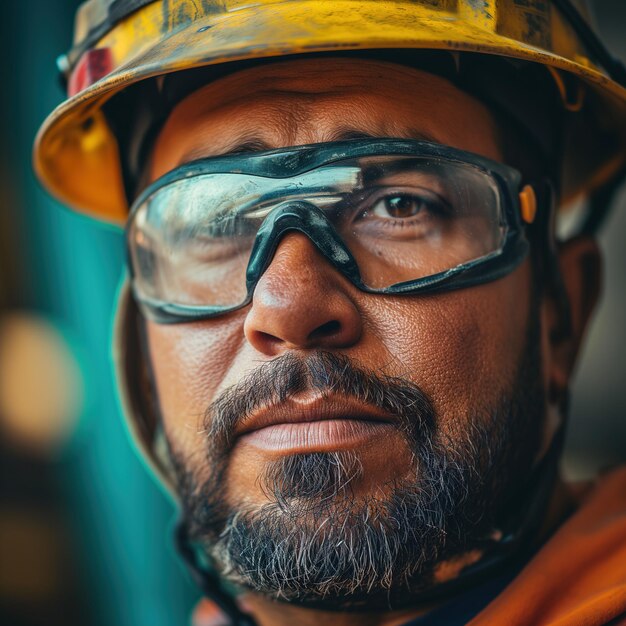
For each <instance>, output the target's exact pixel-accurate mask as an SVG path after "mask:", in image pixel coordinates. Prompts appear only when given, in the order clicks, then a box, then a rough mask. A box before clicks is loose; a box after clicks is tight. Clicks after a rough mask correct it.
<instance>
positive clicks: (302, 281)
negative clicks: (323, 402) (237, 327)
mask: <svg viewBox="0 0 626 626" xmlns="http://www.w3.org/2000/svg"><path fill="white" fill-rule="evenodd" d="M353 289H355V288H353V287H352V285H351V284H350V283H349V282H348V281H347V280H346V278H344V276H343V275H341V274H340V273H339V272H338V271H337V270H335V268H333V266H332V265H331V264H330V263H328V261H327V260H326V259H325V258H324V256H322V254H320V252H319V251H318V250H317V248H316V247H315V245H314V244H313V242H312V241H311V240H310V239H309V238H308V237H306V236H305V235H303V234H302V233H295V232H290V233H288V234H287V235H285V237H284V238H283V239H282V241H281V242H280V245H279V246H278V248H277V250H276V252H275V254H274V257H273V259H272V262H271V263H270V265H269V267H268V268H267V269H266V270H265V272H264V274H263V275H262V276H261V278H260V279H259V282H258V283H257V285H256V287H255V290H254V294H253V298H252V304H251V308H250V310H249V312H248V315H247V317H246V320H245V323H244V334H245V336H246V339H247V340H248V341H249V342H250V344H252V346H253V347H254V348H256V349H257V350H258V351H259V352H262V353H263V354H266V355H268V356H277V355H279V354H281V353H283V352H284V351H285V350H290V349H316V348H317V349H333V348H346V347H349V346H351V345H353V344H354V343H356V342H357V341H358V340H359V338H360V337H361V332H362V330H363V326H362V319H361V314H360V312H359V309H358V308H357V305H356V303H355V302H354V300H353V299H352V298H351V295H350V292H351V291H353Z"/></svg>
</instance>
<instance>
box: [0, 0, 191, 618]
mask: <svg viewBox="0 0 626 626" xmlns="http://www.w3.org/2000/svg"><path fill="white" fill-rule="evenodd" d="M78 4H79V3H78V2H77V1H76V0H54V1H50V0H31V1H29V2H19V1H11V2H3V3H2V16H1V19H0V29H1V30H0V62H1V63H2V72H1V75H2V80H3V83H2V90H1V92H0V94H1V95H0V98H1V102H0V110H1V113H2V114H1V115H0V144H1V149H0V154H1V155H2V162H1V167H2V171H1V181H2V183H3V188H5V186H4V184H5V183H6V184H7V187H10V188H11V191H10V193H3V194H2V195H1V196H0V198H1V202H2V206H0V227H1V228H2V233H1V236H0V244H1V245H2V246H3V252H4V253H3V254H2V268H0V277H1V278H0V285H2V286H4V290H3V293H4V306H5V316H4V317H5V318H6V317H7V315H6V312H7V309H10V311H11V319H20V320H23V319H24V318H27V317H28V316H32V315H35V316H36V318H37V319H38V320H40V321H42V323H43V324H44V325H45V324H47V327H50V328H54V329H56V330H57V331H58V332H57V336H58V337H59V338H61V339H63V341H64V345H65V348H66V349H67V351H68V353H70V354H71V355H72V358H73V359H75V361H76V362H77V363H78V364H79V365H80V369H81V378H82V382H81V385H82V387H83V395H84V398H83V400H82V402H81V409H80V415H78V416H76V421H75V425H74V427H73V428H72V429H71V431H70V432H68V433H66V434H65V439H64V441H58V440H57V441H56V442H54V445H51V446H50V447H49V449H48V450H46V451H44V450H43V449H41V448H39V449H38V450H37V451H34V450H33V449H32V446H30V448H31V449H27V448H28V445H25V446H22V447H20V446H21V444H22V443H24V438H23V437H22V438H21V440H19V441H18V439H19V437H18V436H16V435H17V433H15V432H11V431H9V430H8V429H6V428H4V430H3V429H2V428H0V458H1V460H2V463H1V464H0V469H1V470H2V471H3V472H4V473H3V477H6V480H5V481H3V482H2V483H1V486H2V487H3V489H2V491H1V493H0V503H1V502H5V501H6V502H9V501H10V503H13V499H14V498H13V495H11V494H14V493H15V492H20V493H21V494H23V497H24V499H25V500H26V501H27V502H26V503H25V504H26V505H29V506H30V507H31V510H34V509H37V511H38V513H39V517H38V519H39V520H40V521H42V522H43V527H44V528H47V527H50V526H51V523H52V521H51V520H52V517H51V516H52V510H53V506H52V505H50V506H48V505H47V504H45V502H44V498H43V496H42V490H41V489H40V488H39V487H40V486H41V484H43V483H45V482H48V481H49V482H51V483H53V485H52V486H50V489H48V490H46V494H49V495H50V497H51V499H52V500H53V503H52V504H54V506H60V507H61V508H62V509H63V520H62V524H63V527H64V528H63V535H64V536H66V537H68V538H69V539H70V542H69V543H68V544H67V545H65V547H64V549H65V550H66V551H67V552H66V557H67V560H68V561H70V560H73V561H75V562H76V569H77V574H76V578H75V580H74V581H73V582H71V583H70V582H68V585H70V584H71V585H74V588H73V589H72V590H70V592H69V594H68V595H66V596H65V600H66V602H67V601H69V600H68V598H72V597H73V598H77V597H79V598H80V600H81V601H82V603H83V604H84V610H82V611H81V616H80V617H76V614H73V613H72V612H71V611H70V608H71V607H69V606H66V610H65V611H64V612H63V611H56V612H53V611H50V610H49V611H48V614H47V619H46V620H45V621H43V622H42V621H39V617H38V616H37V615H35V614H33V613H32V612H31V611H28V607H24V606H22V607H21V608H19V607H18V608H19V610H20V616H21V617H20V619H21V620H23V621H18V618H17V614H16V613H15V614H14V613H12V618H11V619H10V620H9V621H7V620H6V619H5V620H3V616H4V614H3V612H2V608H3V607H2V606H0V623H3V624H4V623H7V624H11V625H12V626H15V625H17V624H18V623H19V624H20V625H21V624H28V625H29V626H30V625H31V624H32V625H34V624H44V623H45V624H53V623H57V622H56V621H54V620H61V621H60V622H59V623H64V624H81V626H83V625H85V626H86V625H91V624H93V625H94V626H100V625H101V626H110V625H111V624H115V625H116V626H171V625H172V624H185V623H187V622H188V618H189V614H190V610H191V607H192V606H193V604H194V603H195V601H196V599H197V597H198V593H197V591H196V590H195V588H194V587H193V586H192V585H191V584H190V583H189V581H188V579H187V577H186V574H185V573H184V572H183V569H182V567H181V566H180V565H179V563H178V561H177V560H176V559H175V557H174V551H173V548H172V546H171V544H172V541H171V531H172V519H173V508H172V506H171V505H170V504H169V502H167V501H166V499H165V497H164V495H163V494H162V493H161V492H160V491H159V490H158V488H157V487H156V486H155V484H154V483H153V481H152V479H151V478H150V476H149V475H148V473H147V472H146V470H145V468H144V467H143V465H142V463H141V462H140V461H139V460H138V458H137V456H136V454H135V453H134V450H133V449H132V447H131V446H130V445H129V440H128V437H127V433H126V431H125V429H124V426H123V424H122V420H121V418H120V416H119V414H118V407H117V404H116V400H115V396H114V386H113V380H112V373H111V364H110V341H111V312H112V306H113V299H114V295H115V291H116V289H117V285H118V282H119V277H120V275H121V271H122V263H123V246H122V235H121V232H120V231H118V230H115V229H112V228H108V227H105V226H103V225H101V224H98V223H96V222H93V221H91V220H88V219H86V218H81V217H79V216H76V215H74V214H72V213H70V212H69V211H67V210H66V209H64V208H63V207H61V206H60V205H59V204H58V203H56V202H54V201H53V200H51V199H50V198H49V197H48V196H47V194H46V193H45V192H44V191H43V190H42V189H41V187H40V186H39V184H38V183H37V182H36V180H35V178H34V175H33V172H32V170H31V150H32V144H33V139H34V136H35V133H36V131H37V128H38V126H39V125H40V123H41V122H42V120H43V119H44V117H45V116H46V115H47V114H48V113H49V112H50V111H51V110H52V108H53V107H54V106H56V105H57V104H58V103H60V102H61V101H62V99H63V93H62V90H61V88H60V86H59V81H58V78H57V72H56V67H55V59H56V57H57V56H58V55H59V54H60V53H62V52H65V51H66V50H67V49H68V48H69V45H70V43H71V38H72V24H73V16H74V12H75V10H76V7H77V6H78ZM1 331H2V316H0V332H1ZM1 336H2V335H1V334H0V337H1ZM11 336H12V337H15V333H14V332H12V333H11ZM29 336H32V335H29ZM2 343H3V344H4V345H5V347H6V345H7V341H6V340H5V341H4V342H2ZM16 351H17V353H18V354H21V355H24V350H23V349H22V348H20V347H18V348H16ZM10 362H11V363H14V362H15V357H11V361H10ZM40 364H41V354H40V353H36V354H34V355H33V359H32V363H31V365H32V366H33V369H31V370H30V371H29V372H28V368H25V369H26V370H27V372H28V373H27V374H26V375H25V376H24V377H23V378H25V379H26V380H25V381H24V384H25V390H24V393H23V394H22V395H23V396H25V397H28V396H31V397H36V396H37V395H39V396H41V395H42V393H43V389H42V386H41V379H39V381H38V380H37V377H36V376H35V375H34V371H35V369H37V366H38V365H40ZM44 419H45V418H44ZM5 423H6V420H4V421H3V420H2V418H1V417H0V424H2V425H4V424H5ZM5 447H6V448H7V449H8V452H7V453H4V454H3V452H2V450H3V449H5ZM13 455H14V456H16V457H17V458H13ZM16 474H19V476H18V475H16ZM14 484H17V485H18V486H17V487H16V488H15V489H12V490H10V489H9V488H8V487H9V486H10V485H14ZM5 487H7V488H5ZM9 492H11V493H9ZM46 497H47V496H46ZM5 518H6V516H4V517H3V516H2V509H1V508H0V538H1V537H2V536H4V537H7V535H8V536H9V539H8V541H12V542H13V543H14V544H15V543H16V542H17V541H18V539H19V535H18V533H17V532H16V531H15V530H13V531H10V532H9V533H7V532H5V533H4V535H3V534H2V532H3V521H4V519H5ZM23 526H24V525H23V524H22V525H21V527H22V528H23ZM40 537H42V533H39V534H38V533H36V532H35V533H31V534H27V535H26V536H25V541H24V545H33V542H34V541H37V540H38V538H40ZM41 545H52V543H51V542H48V543H44V544H41ZM54 545H60V544H59V543H58V541H56V543H54ZM13 553H15V554H13ZM11 558H12V560H11V561H9V560H8V558H7V554H6V553H4V552H3V554H2V557H0V587H1V586H2V581H7V584H13V585H14V583H15V581H16V580H18V579H19V580H22V578H20V576H21V575H22V574H21V573H23V572H24V571H26V573H27V574H28V573H30V576H31V578H30V581H29V580H28V579H27V577H26V576H24V577H23V578H24V582H25V584H31V585H32V590H31V591H32V593H33V594H34V593H35V585H36V581H35V579H36V578H37V575H38V570H39V569H41V568H42V567H44V568H46V567H49V566H52V567H54V564H53V563H52V562H46V563H45V564H44V563H43V560H41V559H40V558H39V557H38V556H37V555H36V554H33V550H31V551H29V552H27V553H24V552H23V551H19V550H13V551H12V555H11ZM51 563H52V564H51ZM57 565H58V562H57ZM55 575H56V577H57V578H63V577H64V576H65V574H64V570H63V568H60V567H59V569H58V570H57V571H56V572H55ZM0 593H1V590H0ZM36 602H37V596H35V595H32V596H31V601H30V604H31V605H33V604H36ZM45 606H47V607H48V609H49V608H50V605H45ZM55 606H57V608H58V604H57V605H55ZM14 609H15V607H12V608H11V609H10V610H12V611H13V610H14ZM15 610H17V609H15Z"/></svg>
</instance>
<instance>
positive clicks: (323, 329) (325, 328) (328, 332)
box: [309, 320, 341, 340]
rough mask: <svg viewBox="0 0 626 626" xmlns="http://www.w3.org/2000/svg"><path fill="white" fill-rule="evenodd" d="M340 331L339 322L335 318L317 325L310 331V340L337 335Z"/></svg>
mask: <svg viewBox="0 0 626 626" xmlns="http://www.w3.org/2000/svg"><path fill="white" fill-rule="evenodd" d="M339 331H341V323H340V322H339V321H337V320H331V321H330V322H326V323H325V324H322V325H321V326H318V327H317V328H316V329H315V330H314V331H313V332H312V333H310V334H309V339H310V340H316V339H323V338H324V337H332V336H333V335H337V334H338V333H339Z"/></svg>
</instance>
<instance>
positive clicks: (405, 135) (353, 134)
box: [329, 128, 441, 143]
mask: <svg viewBox="0 0 626 626" xmlns="http://www.w3.org/2000/svg"><path fill="white" fill-rule="evenodd" d="M382 136H383V135H380V134H374V133H368V132H367V131H362V130H355V129H352V128H340V129H338V130H336V131H335V132H333V133H332V134H331V136H330V138H329V141H347V140H349V139H372V140H376V139H381V137H382ZM387 136H389V135H387ZM393 137H394V138H395V139H415V140H417V141H430V142H431V143H441V141H440V140H439V139H437V138H436V137H434V136H433V135H430V134H429V133H427V132H424V131H423V130H417V129H416V128H407V129H406V130H405V131H404V132H402V133H399V134H394V135H393Z"/></svg>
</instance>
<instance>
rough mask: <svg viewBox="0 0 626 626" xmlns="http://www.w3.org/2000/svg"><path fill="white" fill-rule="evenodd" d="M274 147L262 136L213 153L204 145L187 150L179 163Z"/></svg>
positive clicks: (238, 142)
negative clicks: (208, 151)
mask: <svg viewBox="0 0 626 626" xmlns="http://www.w3.org/2000/svg"><path fill="white" fill-rule="evenodd" d="M273 148H275V146H270V144H268V143H267V142H265V141H263V140H262V139H260V138H256V137H253V138H245V139H242V140H240V141H236V142H235V143H233V144H231V145H230V146H229V147H228V148H227V149H226V150H224V151H221V150H220V151H219V152H215V153H213V154H211V153H209V154H207V150H206V148H204V147H199V148H194V149H192V150H189V152H185V154H184V155H183V156H182V158H181V159H180V162H179V165H183V164H184V163H189V162H190V161H195V160H197V159H207V158H211V157H218V156H220V157H221V156H228V155H231V154H240V153H245V152H264V151H265V150H272V149H273Z"/></svg>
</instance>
